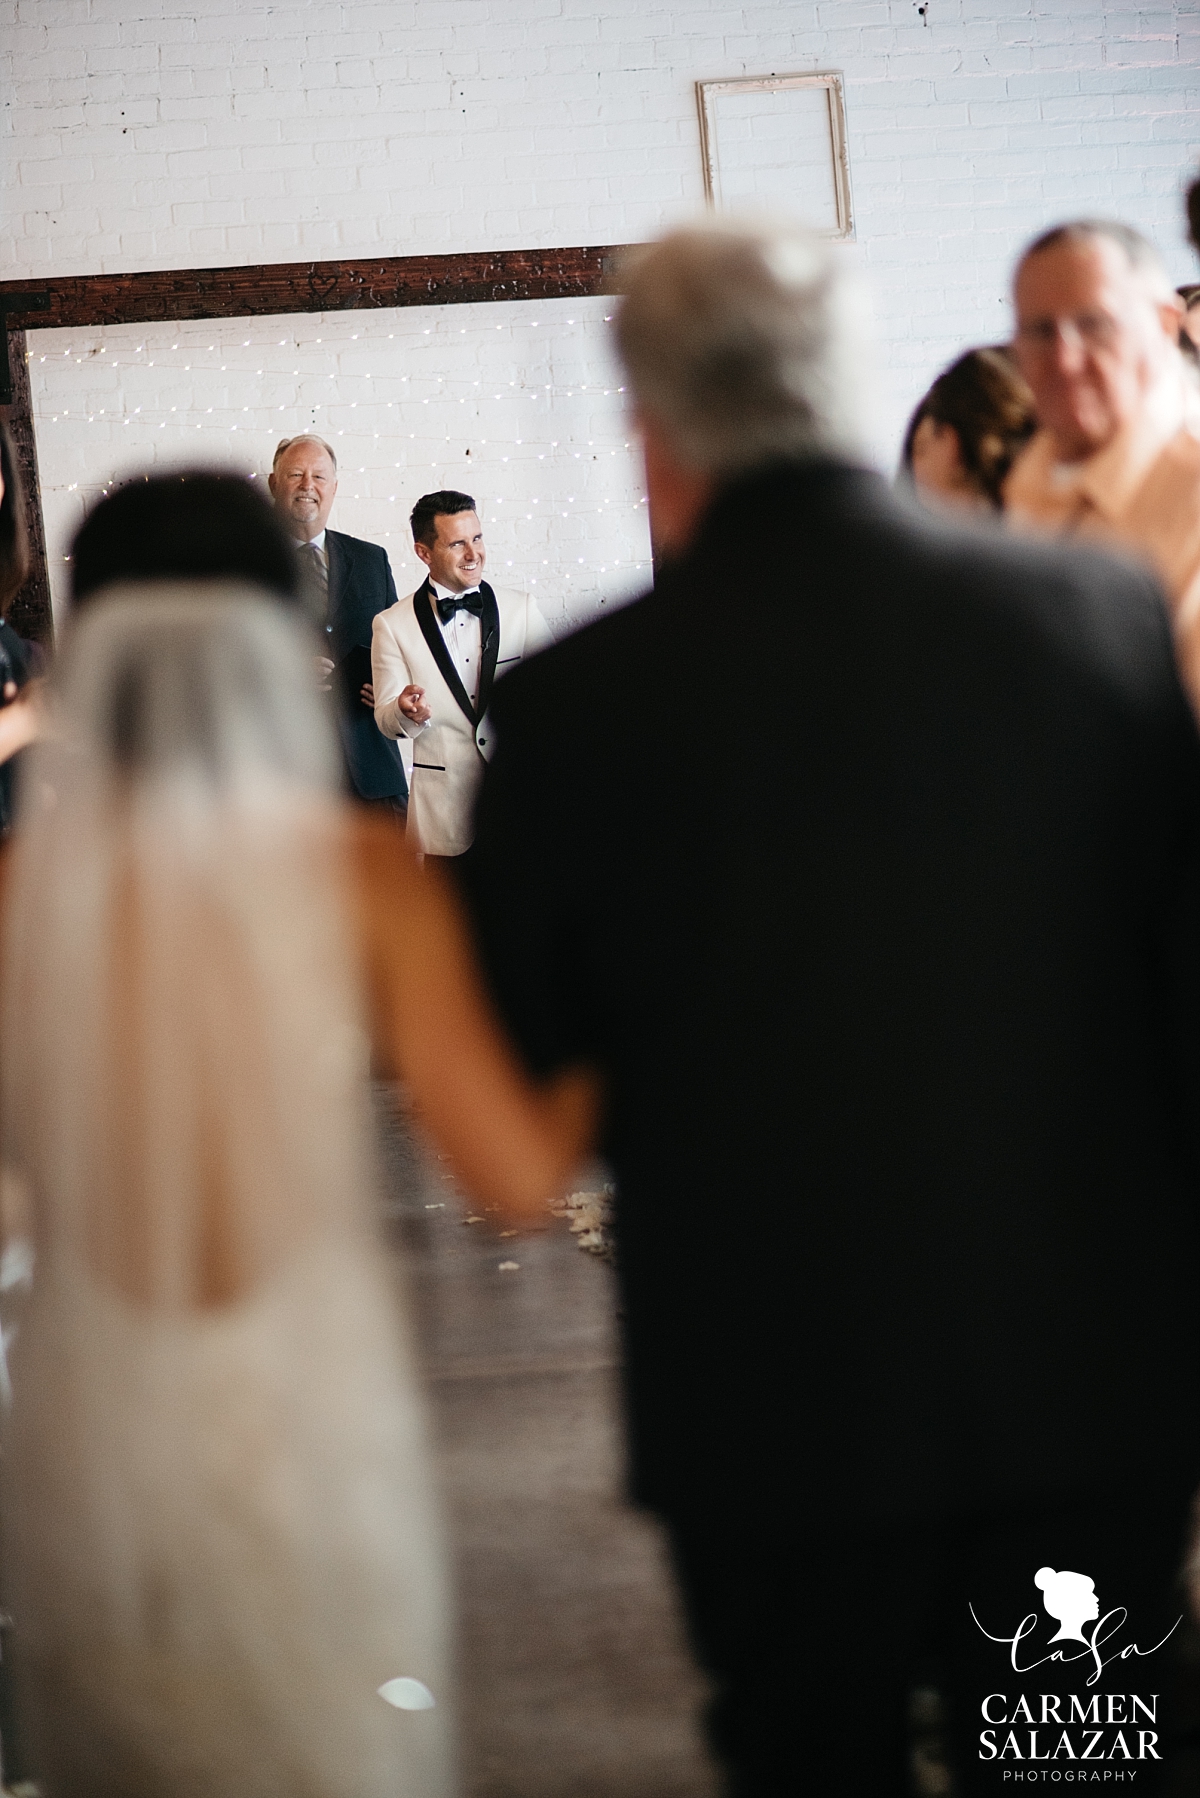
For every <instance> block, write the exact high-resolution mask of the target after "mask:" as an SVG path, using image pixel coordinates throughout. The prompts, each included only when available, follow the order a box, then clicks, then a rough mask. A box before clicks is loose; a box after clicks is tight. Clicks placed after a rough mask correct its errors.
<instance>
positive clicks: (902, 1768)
mask: <svg viewBox="0 0 1200 1798" xmlns="http://www.w3.org/2000/svg"><path fill="white" fill-rule="evenodd" d="M1186 1502H1187V1501H1186V1495H1185V1494H1184V1493H1183V1492H1181V1491H1179V1490H1174V1491H1170V1492H1167V1493H1165V1494H1162V1495H1155V1497H1154V1499H1153V1500H1152V1501H1149V1502H1148V1501H1146V1500H1144V1499H1139V1500H1138V1501H1137V1502H1136V1503H1131V1504H1130V1503H1116V1502H1108V1503H1105V1504H1098V1505H1089V1504H1088V1503H1087V1502H1086V1501H1084V1502H1080V1503H1078V1504H1074V1505H1070V1506H1053V1507H1050V1506H1047V1507H1045V1508H1041V1509H1034V1508H1030V1509H1027V1510H1023V1511H1016V1510H1013V1511H1008V1512H1004V1513H999V1512H997V1513H996V1514H994V1515H991V1516H976V1517H971V1518H957V1519H953V1520H950V1521H943V1522H939V1523H938V1524H936V1525H933V1524H927V1525H912V1526H909V1527H905V1528H897V1529H891V1530H874V1531H869V1530H866V1529H864V1530H862V1531H861V1532H852V1531H848V1530H846V1529H845V1528H843V1527H841V1526H836V1525H830V1526H826V1527H817V1526H814V1525H811V1524H805V1523H803V1522H802V1521H801V1519H800V1517H799V1515H798V1514H797V1515H796V1516H795V1517H794V1518H793V1519H790V1520H789V1519H782V1520H779V1521H778V1522H776V1523H775V1524H774V1525H770V1524H767V1523H765V1521H764V1519H763V1518H762V1517H761V1516H756V1515H754V1514H753V1513H750V1514H747V1515H746V1516H743V1517H733V1516H731V1517H730V1518H728V1520H725V1521H723V1523H722V1526H721V1527H720V1529H717V1528H714V1527H713V1525H712V1524H711V1523H710V1522H707V1521H706V1522H704V1523H697V1522H696V1521H694V1520H690V1519H668V1520H667V1522H668V1528H669V1531H670V1536H671V1543H672V1549H673V1554H674V1559H675V1565H676V1569H677V1572H678V1575H679V1580H680V1584H681V1587H682V1591H683V1598H684V1605H685V1610H686V1615H687V1619H688V1624H689V1628H690V1633H691V1637H692V1642H693V1646H694V1648H695V1651H696V1654H697V1657H698V1659H699V1661H700V1663H701V1665H702V1666H703V1667H704V1669H705V1671H706V1672H707V1673H708V1675H709V1677H710V1679H711V1680H712V1682H713V1688H714V1692H713V1698H712V1702H711V1705H710V1707H709V1714H708V1727H709V1738H710V1743H711V1746H712V1748H713V1751H714V1754H715V1755H716V1757H717V1759H718V1761H719V1762H720V1764H721V1765H722V1766H723V1767H724V1769H725V1772H726V1779H727V1786H726V1790H727V1793H728V1795H729V1798H790V1795H791V1794H793V1793H796V1794H804V1795H805V1798H858V1795H861V1798H902V1795H903V1798H911V1795H912V1794H917V1795H919V1798H976V1795H977V1794H978V1795H979V1798H985V1795H986V1798H999V1795H1000V1794H1001V1793H1004V1792H1020V1793H1021V1794H1022V1798H1024V1794H1025V1793H1026V1792H1027V1790H1028V1787H1029V1785H1030V1784H1032V1785H1034V1786H1035V1788H1036V1789H1039V1790H1040V1787H1041V1785H1042V1784H1046V1785H1050V1784H1057V1785H1058V1786H1059V1787H1060V1789H1061V1788H1062V1787H1063V1786H1067V1787H1070V1789H1072V1790H1074V1789H1075V1787H1076V1786H1077V1785H1079V1784H1085V1785H1087V1786H1088V1788H1089V1789H1091V1788H1092V1787H1093V1786H1094V1787H1095V1788H1096V1789H1097V1790H1099V1789H1101V1788H1104V1789H1107V1790H1108V1791H1110V1792H1112V1791H1125V1790H1128V1789H1129V1788H1130V1787H1131V1786H1132V1788H1133V1789H1134V1790H1135V1791H1136V1793H1137V1794H1138V1795H1139V1798H1141V1795H1142V1794H1146V1795H1147V1798H1149V1795H1150V1794H1156V1795H1157V1794H1162V1795H1163V1798H1184V1795H1185V1794H1189V1795H1190V1794H1195V1793H1200V1779H1197V1766H1196V1763H1197V1755H1196V1750H1195V1748H1194V1747H1193V1746H1192V1745H1191V1741H1190V1735H1191V1731H1192V1729H1193V1727H1194V1725H1195V1723H1196V1722H1197V1721H1200V1717H1198V1715H1197V1707H1196V1704H1195V1701H1194V1693H1195V1690H1196V1684H1197V1678H1196V1669H1195V1665H1194V1663H1195V1660H1196V1658H1197V1657H1196V1636H1195V1631H1194V1630H1193V1628H1192V1626H1191V1625H1190V1623H1189V1622H1188V1620H1187V1617H1186V1615H1185V1612H1186V1606H1185V1603H1184V1598H1183V1594H1182V1591H1181V1589H1180V1583H1179V1579H1178V1568H1179V1564H1180V1560H1181V1555H1182V1538H1183V1529H1184V1518H1185V1512H1186ZM1043 1568H1049V1569H1051V1570H1052V1571H1054V1572H1056V1573H1057V1572H1062V1571H1063V1570H1068V1571H1071V1572H1074V1573H1077V1574H1083V1575H1086V1576H1089V1577H1091V1578H1092V1580H1093V1581H1094V1584H1095V1596H1096V1600H1097V1604H1098V1613H1099V1618H1102V1619H1105V1621H1104V1623H1103V1624H1102V1626H1101V1628H1102V1631H1103V1632H1104V1636H1105V1640H1104V1641H1103V1642H1102V1643H1101V1645H1100V1648H1099V1653H1100V1656H1101V1659H1102V1660H1103V1661H1105V1662H1106V1663H1107V1664H1106V1665H1104V1667H1103V1669H1102V1671H1101V1673H1100V1675H1099V1676H1098V1677H1097V1678H1095V1679H1094V1680H1092V1681H1091V1683H1089V1677H1090V1676H1091V1675H1093V1674H1094V1672H1095V1661H1094V1658H1093V1656H1092V1653H1091V1650H1090V1649H1089V1648H1088V1647H1087V1646H1085V1644H1084V1643H1082V1642H1080V1641H1077V1640H1063V1641H1059V1642H1056V1643H1053V1644H1052V1642H1051V1638H1052V1637H1053V1636H1054V1635H1055V1634H1056V1633H1057V1631H1058V1629H1059V1627H1060V1625H1059V1622H1058V1621H1057V1620H1055V1619H1053V1618H1051V1617H1050V1616H1048V1615H1047V1612H1046V1609H1045V1604H1044V1598H1043V1592H1042V1591H1041V1590H1039V1589H1038V1587H1037V1586H1036V1585H1035V1583H1034V1576H1035V1574H1037V1573H1038V1572H1039V1570H1041V1569H1043ZM1053 1583H1054V1582H1051V1585H1052V1586H1053ZM1049 1595H1050V1596H1051V1597H1052V1598H1053V1596H1054V1593H1053V1592H1051V1593H1050V1594H1049ZM972 1609H973V1611H974V1615H972ZM1122 1611H1124V1613H1125V1615H1124V1616H1122V1615H1121V1613H1122ZM1181 1615H1182V1616H1183V1617H1184V1620H1183V1622H1177V1620H1178V1619H1179V1618H1180V1617H1181ZM1023 1619H1028V1620H1029V1622H1028V1623H1027V1624H1026V1625H1025V1626H1024V1627H1025V1628H1026V1629H1027V1630H1028V1632H1029V1633H1028V1634H1027V1636H1025V1637H1023V1638H1022V1640H1021V1641H1020V1642H1019V1643H1018V1644H1017V1646H1016V1648H1015V1649H1014V1648H1013V1646H1012V1644H1011V1640H1010V1641H1007V1642H1005V1641H1000V1642H997V1641H993V1640H989V1636H995V1637H1007V1638H1011V1637H1012V1635H1013V1634H1014V1632H1016V1631H1017V1630H1018V1629H1019V1628H1021V1627H1022V1620H1023ZM1172 1626H1175V1627H1174V1629H1173V1631H1172ZM1081 1627H1082V1629H1083V1631H1084V1633H1085V1635H1086V1636H1087V1637H1088V1638H1090V1637H1091V1635H1092V1633H1093V1622H1092V1621H1091V1620H1088V1621H1087V1622H1085V1623H1083V1624H1082V1625H1081ZM985 1630H986V1631H987V1632H988V1633H987V1634H985V1633H984V1632H985ZM1164 1636H1168V1638H1169V1639H1168V1640H1167V1642H1166V1644H1165V1645H1164V1646H1162V1647H1156V1645H1157V1644H1159V1643H1160V1642H1161V1641H1162V1638H1163V1637H1164ZM1131 1642H1136V1643H1137V1646H1138V1649H1139V1651H1140V1652H1139V1653H1137V1654H1130V1655H1129V1656H1127V1657H1126V1658H1125V1659H1120V1658H1110V1657H1116V1656H1119V1653H1120V1650H1121V1649H1122V1648H1125V1647H1127V1646H1128V1645H1129V1644H1130V1643H1131ZM1150 1651H1153V1652H1150ZM1014 1654H1015V1656H1016V1660H1017V1663H1018V1667H1019V1668H1020V1669H1021V1670H1020V1671H1018V1670H1016V1669H1014V1666H1013V1656H1014ZM1056 1654H1057V1655H1070V1656H1072V1657H1077V1658H1073V1659H1071V1660H1061V1659H1055V1658H1052V1657H1054V1656H1055V1655H1056ZM1189 1657H1190V1658H1189ZM1036 1663H1040V1664H1036ZM1109 1694H1113V1695H1114V1702H1113V1704H1112V1706H1111V1715H1112V1717H1113V1718H1114V1719H1115V1721H1114V1722H1113V1723H1111V1724H1110V1723H1108V1722H1107V1718H1108V1717H1109V1715H1110V1707H1109ZM1133 1694H1137V1695H1138V1697H1139V1700H1140V1703H1139V1704H1138V1705H1134V1704H1133V1701H1132V1696H1131V1695H1133ZM1043 1696H1045V1697H1046V1699H1047V1701H1048V1703H1047V1706H1046V1712H1047V1716H1048V1718H1049V1722H1048V1723H1046V1724H1044V1723H1042V1721H1041V1719H1042V1715H1043V1704H1042V1699H1043ZM1072 1696H1074V1698H1075V1705H1074V1707H1072V1704H1071V1699H1072ZM1022 1699H1024V1701H1025V1702H1024V1704H1023V1703H1022ZM1094 1700H1095V1701H1097V1702H1096V1703H1095V1704H1094V1703H1093V1701H1094ZM1026 1712H1028V1714H1029V1717H1030V1718H1032V1722H1030V1721H1028V1720H1027V1718H1026ZM1056 1714H1057V1715H1058V1716H1059V1717H1061V1718H1062V1719H1063V1723H1062V1724H1061V1725H1060V1726H1056V1725H1055V1723H1054V1718H1055V1715H1056ZM1127 1717H1130V1718H1131V1719H1132V1721H1131V1722H1129V1723H1128V1724H1127V1725H1126V1726H1125V1727H1124V1728H1122V1723H1123V1721H1124V1720H1125V1719H1126V1718H1127ZM1001 1718H1003V1719H1005V1722H1004V1723H1003V1724H1002V1723H1001V1722H1000V1721H999V1719H1001ZM1079 1718H1082V1719H1083V1721H1072V1719H1079ZM993 1720H995V1721H993ZM1097 1724H1098V1725H1099V1726H1100V1727H1099V1733H1098V1735H1097V1734H1096V1733H1095V1731H1096V1725H1097ZM1064 1734H1065V1736H1066V1742H1065V1743H1064V1741H1063V1736H1064ZM1118 1738H1120V1739H1118ZM1156 1754H1157V1755H1161V1756H1162V1758H1161V1759H1155V1758H1154V1757H1155V1755H1156ZM1072 1755H1074V1757H1075V1758H1074V1759H1072ZM1099 1755H1103V1756H1104V1758H1102V1759H1101V1758H1097V1757H1098V1756H1099ZM1127 1756H1128V1757H1129V1758H1126V1757H1127ZM1093 1773H1094V1774H1095V1775H1096V1778H1094V1779H1093V1777H1092V1775H1093ZM1085 1775H1086V1777H1084V1776H1085ZM1118 1776H1119V1777H1118Z"/></svg>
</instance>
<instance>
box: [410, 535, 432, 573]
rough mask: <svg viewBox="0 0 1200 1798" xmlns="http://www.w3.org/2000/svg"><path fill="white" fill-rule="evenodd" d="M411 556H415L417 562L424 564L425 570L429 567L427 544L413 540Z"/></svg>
mask: <svg viewBox="0 0 1200 1798" xmlns="http://www.w3.org/2000/svg"><path fill="white" fill-rule="evenodd" d="M413 554H414V555H415V556H416V558H417V561H418V562H424V564H425V566H426V568H428V567H429V545H428V543H418V542H416V541H415V540H414V542H413Z"/></svg>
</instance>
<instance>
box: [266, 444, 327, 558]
mask: <svg viewBox="0 0 1200 1798" xmlns="http://www.w3.org/2000/svg"><path fill="white" fill-rule="evenodd" d="M337 485H338V484H337V457H336V456H335V455H334V453H333V451H332V450H331V449H330V447H329V445H328V444H327V443H326V442H325V440H324V438H323V437H307V436H303V435H301V436H299V437H285V438H284V439H283V442H282V443H281V444H280V445H279V448H278V449H277V450H276V451H275V461H274V463H273V464H272V467H271V473H270V476H269V477H268V480H267V486H268V487H269V488H270V489H271V498H272V499H273V500H274V501H275V510H276V511H277V512H278V513H279V516H280V518H281V519H282V520H283V522H284V524H285V526H286V527H287V529H288V531H289V532H290V533H291V535H292V536H293V537H294V538H295V539H296V541H297V542H298V543H309V542H311V541H312V539H313V538H314V537H319V536H320V535H321V532H322V531H323V530H324V529H325V526H326V523H327V522H328V519H329V513H330V509H331V507H332V505H333V501H334V497H335V495H336V493H337Z"/></svg>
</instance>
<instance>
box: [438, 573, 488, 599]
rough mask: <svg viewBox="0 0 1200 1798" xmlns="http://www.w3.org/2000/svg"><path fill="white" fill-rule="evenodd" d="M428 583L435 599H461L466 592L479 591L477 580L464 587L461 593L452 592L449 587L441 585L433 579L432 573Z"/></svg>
mask: <svg viewBox="0 0 1200 1798" xmlns="http://www.w3.org/2000/svg"><path fill="white" fill-rule="evenodd" d="M429 585H430V587H431V588H432V589H433V597H434V598H435V599H462V598H464V597H465V596H466V595H467V594H468V593H478V591H479V582H478V581H476V583H475V585H474V586H473V587H464V588H463V590H462V593H454V592H452V591H451V589H450V588H449V587H443V586H441V585H440V584H439V583H438V582H437V581H435V580H434V578H433V576H432V575H430V577H429Z"/></svg>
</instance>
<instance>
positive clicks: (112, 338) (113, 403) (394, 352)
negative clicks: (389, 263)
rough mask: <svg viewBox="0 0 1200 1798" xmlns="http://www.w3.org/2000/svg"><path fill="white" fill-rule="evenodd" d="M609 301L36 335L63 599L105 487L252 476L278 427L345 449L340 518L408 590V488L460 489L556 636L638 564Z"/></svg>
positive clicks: (416, 491)
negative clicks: (74, 546)
mask: <svg viewBox="0 0 1200 1798" xmlns="http://www.w3.org/2000/svg"><path fill="white" fill-rule="evenodd" d="M611 311H612V303H611V301H608V302H605V301H602V300H587V301H584V302H582V303H581V302H578V301H568V300H551V301H545V302H539V303H533V304H512V303H508V304H491V305H484V306H439V307H406V308H404V309H403V310H402V311H395V312H339V313H333V314H330V315H326V316H313V315H311V314H310V315H305V316H300V317H286V318H272V319H253V320H250V319H247V320H238V321H231V320H228V319H224V320H221V321H213V322H211V323H195V324H186V325H152V326H146V325H120V326H111V327H109V328H107V329H104V330H93V331H43V332H40V333H38V334H37V335H36V336H31V338H30V342H31V344H32V346H33V347H32V348H31V350H30V352H29V357H30V375H31V386H32V390H33V397H34V405H35V408H36V412H37V418H38V450H39V455H40V459H41V472H42V487H43V506H44V509H45V514H46V528H47V535H48V541H49V547H50V553H51V578H52V585H53V588H54V592H55V596H56V599H57V600H58V601H59V602H60V603H61V600H62V597H63V594H64V592H65V589H66V581H67V573H68V570H67V567H66V560H65V558H66V554H67V549H68V546H69V543H70V539H71V536H72V534H73V532H74V531H75V529H76V528H77V526H78V524H79V522H80V520H81V518H82V516H83V513H84V510H85V508H86V507H87V506H88V505H89V504H90V503H91V502H92V501H93V500H94V499H95V498H96V497H97V496H98V495H99V493H100V492H101V491H102V490H103V489H104V488H105V487H106V486H107V485H109V484H111V482H113V481H114V480H119V479H120V478H122V477H123V476H125V475H128V474H131V473H135V472H137V471H138V470H140V469H143V468H148V467H156V468H164V467H165V468H170V467H172V466H176V465H178V464H180V463H184V462H201V463H205V464H221V465H226V466H232V467H234V468H236V469H240V470H242V471H244V472H245V473H247V474H251V475H254V476H255V477H256V478H258V479H264V478H265V475H266V473H267V472H268V470H269V469H270V466H271V458H272V454H273V452H274V449H275V445H276V443H277V442H278V441H279V439H280V437H282V436H285V435H291V434H292V433H294V432H295V431H297V430H301V429H306V430H314V431H316V432H317V433H318V434H319V435H321V436H323V437H325V438H326V439H327V440H328V441H329V443H330V444H331V445H332V446H333V449H334V451H335V453H336V455H337V458H338V466H339V477H340V478H339V486H338V497H337V500H336V501H335V505H334V511H333V515H332V519H331V522H332V524H333V526H334V528H335V529H337V530H344V531H349V532H351V533H352V535H354V536H358V537H366V538H368V539H369V540H370V541H372V542H375V543H382V544H383V545H384V546H385V548H386V549H387V551H388V554H389V556H390V557H391V561H392V568H393V572H394V573H395V576H396V581H397V583H398V585H399V589H400V591H401V592H405V591H408V590H410V589H411V588H412V587H413V586H414V585H415V584H416V581H417V580H418V579H423V578H424V573H425V571H424V569H423V568H421V566H420V564H419V563H418V562H417V561H416V558H415V557H414V556H413V553H412V541H411V534H410V532H409V530H408V515H409V513H410V512H411V510H412V506H413V502H414V501H415V500H416V499H417V497H418V496H419V495H420V494H421V493H424V492H429V491H431V490H433V489H435V488H439V487H457V488H460V489H465V490H466V491H467V492H469V493H471V494H473V495H474V497H475V498H476V499H477V501H478V503H479V507H480V511H481V513H482V515H483V518H484V523H485V541H486V543H487V547H488V567H489V572H490V574H491V577H492V579H493V580H494V581H495V582H496V583H497V584H498V585H509V586H515V587H517V588H520V589H523V590H526V591H530V592H533V593H535V594H536V595H537V598H538V601H539V604H540V605H541V607H542V610H543V612H544V613H545V616H546V619H547V621H548V623H549V624H550V627H551V629H552V630H554V631H555V632H556V634H558V635H561V634H562V633H563V632H564V631H565V630H567V629H568V628H569V627H570V625H571V623H572V622H573V621H577V620H579V619H582V618H584V617H587V616H589V615H590V614H592V613H593V612H595V611H597V610H598V609H599V607H600V606H601V605H602V604H605V603H613V602H614V601H616V600H618V599H620V598H621V597H624V596H628V595H629V594H631V593H634V592H636V591H638V590H639V589H640V588H641V587H643V586H644V585H646V583H647V581H648V577H649V569H650V545H649V533H648V529H647V525H646V516H645V502H644V499H643V497H642V492H641V483H640V468H639V465H638V461H637V457H636V453H635V449H634V446H633V444H632V441H631V435H630V431H629V426H628V421H627V419H626V416H625V409H624V408H625V401H624V395H623V393H622V392H621V391H620V382H621V376H620V374H619V373H618V372H617V369H616V366H615V362H614V360H613V358H612V352H611V349H610V346H609V343H608V341H607V339H608V333H609V328H610V327H609V323H608V317H609V316H611Z"/></svg>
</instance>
